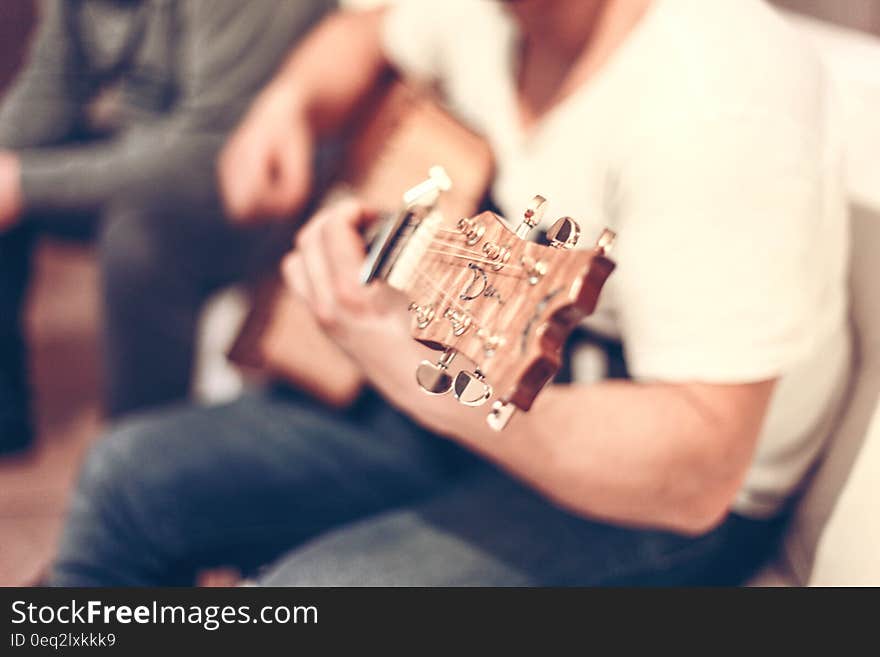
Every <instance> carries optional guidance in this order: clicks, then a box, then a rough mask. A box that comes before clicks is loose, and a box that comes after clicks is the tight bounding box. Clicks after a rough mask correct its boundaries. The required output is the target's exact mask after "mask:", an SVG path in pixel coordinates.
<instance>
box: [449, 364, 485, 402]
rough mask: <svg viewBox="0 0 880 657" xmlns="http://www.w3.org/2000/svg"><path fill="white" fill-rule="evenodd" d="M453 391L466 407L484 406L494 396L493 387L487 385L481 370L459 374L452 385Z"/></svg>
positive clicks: (463, 371)
mask: <svg viewBox="0 0 880 657" xmlns="http://www.w3.org/2000/svg"><path fill="white" fill-rule="evenodd" d="M452 391H453V394H455V398H456V399H457V400H458V401H459V402H460V403H461V404H464V405H465V406H482V405H483V404H485V403H486V400H488V399H489V397H491V396H492V386H490V385H489V384H488V383H486V380H485V379H484V377H483V374H482V373H481V372H480V370H477V371H475V372H467V371H465V370H462V371H461V372H459V373H458V374H457V375H456V377H455V382H454V383H453V384H452Z"/></svg>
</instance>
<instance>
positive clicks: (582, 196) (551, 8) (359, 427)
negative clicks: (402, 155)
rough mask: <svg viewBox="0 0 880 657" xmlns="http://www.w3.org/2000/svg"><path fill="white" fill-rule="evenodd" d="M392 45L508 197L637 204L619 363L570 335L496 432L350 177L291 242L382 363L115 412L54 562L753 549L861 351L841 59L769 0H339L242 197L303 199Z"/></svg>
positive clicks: (242, 184)
mask: <svg viewBox="0 0 880 657" xmlns="http://www.w3.org/2000/svg"><path fill="white" fill-rule="evenodd" d="M388 67H394V68H396V69H397V70H398V71H399V72H401V73H402V74H403V75H404V76H405V77H407V78H410V79H416V80H419V81H421V82H424V83H429V84H432V85H434V86H435V87H436V88H437V89H438V90H440V92H441V93H442V95H443V98H444V100H445V102H446V103H447V105H448V107H449V108H450V109H451V111H452V112H453V113H454V114H455V115H456V116H457V117H458V118H460V119H461V120H462V121H464V122H465V123H466V124H468V125H469V126H470V127H472V128H473V129H474V130H475V131H477V132H478V133H480V134H481V135H482V136H483V137H484V138H485V139H486V140H487V141H488V143H489V144H490V146H491V147H492V150H493V154H494V156H495V160H496V167H497V173H496V177H495V180H494V182H493V185H492V197H493V200H494V202H495V203H496V204H497V205H498V206H499V208H500V209H501V210H502V212H503V214H504V215H505V216H506V217H508V218H511V219H515V218H517V217H518V216H520V215H521V213H522V210H523V208H524V207H525V206H526V204H527V203H528V200H529V199H530V198H531V197H532V196H533V195H534V194H536V193H540V194H543V195H544V196H546V197H547V198H549V199H550V200H551V202H552V204H553V207H554V208H556V209H558V211H559V213H565V214H569V215H572V216H573V217H576V218H577V220H578V221H579V222H580V223H581V228H582V231H583V232H585V233H587V234H589V233H591V232H593V231H594V232H596V234H598V232H599V230H600V229H601V228H602V227H603V226H605V225H608V226H610V227H611V228H612V229H613V230H614V231H615V232H617V233H618V235H619V240H618V242H619V244H618V245H617V246H616V247H615V252H614V259H615V260H616V262H617V270H616V272H615V273H614V275H613V276H612V277H611V278H610V279H609V281H608V284H607V285H606V290H605V292H604V293H603V298H602V302H601V304H600V306H599V308H598V310H597V312H596V313H595V314H594V315H593V316H592V317H591V318H589V320H588V327H589V328H590V329H591V330H592V331H593V332H595V333H598V334H600V335H602V336H605V337H606V338H610V339H613V340H618V341H620V343H622V345H623V354H624V356H625V360H626V366H627V369H628V372H629V378H626V379H607V378H606V379H602V380H598V381H597V380H595V378H590V376H589V375H588V373H587V372H586V369H587V368H586V367H585V366H584V364H585V362H586V358H577V357H575V358H574V359H573V360H572V362H571V363H570V365H571V367H570V369H571V378H572V381H571V382H570V383H558V384H553V385H550V386H548V387H547V389H546V390H545V391H544V392H543V393H542V394H541V396H540V397H539V398H538V399H537V400H536V402H535V404H534V407H533V408H532V409H531V410H530V411H529V412H528V413H520V414H517V415H515V416H514V417H513V418H512V419H511V420H510V422H509V424H508V425H507V427H506V428H505V429H504V431H503V432H501V433H498V432H495V431H493V430H492V428H490V427H489V426H488V425H487V424H486V422H485V419H484V418H485V413H484V412H477V411H475V410H473V409H469V408H466V407H463V406H462V405H460V404H459V403H457V401H456V400H455V399H454V398H453V397H451V396H445V397H440V398H432V397H429V396H426V395H424V394H423V393H422V392H421V391H420V390H419V389H418V387H417V386H415V385H414V381H413V372H412V369H413V363H417V362H419V361H420V360H421V359H423V358H426V352H427V349H426V348H425V347H424V346H423V345H421V344H420V343H418V342H416V341H414V340H412V339H411V337H410V316H409V314H408V313H407V306H406V302H405V300H403V299H402V298H401V296H400V294H399V293H398V292H397V291H395V290H394V289H392V287H390V286H388V285H386V284H384V283H381V282H379V283H373V284H371V285H369V286H363V285H361V284H360V282H359V274H360V270H361V265H362V262H363V260H364V256H365V252H366V247H365V244H364V239H363V237H362V231H361V229H362V228H363V227H364V226H365V225H367V224H368V223H369V222H370V220H371V214H370V211H369V209H367V208H365V207H363V205H362V204H360V203H359V202H357V201H355V200H349V201H345V202H341V203H339V204H336V205H331V206H329V207H328V208H325V209H324V210H322V211H320V212H318V213H317V214H316V216H314V217H313V218H312V219H311V220H310V221H309V222H308V223H307V224H306V225H305V226H304V228H303V229H302V230H301V231H300V233H299V236H298V238H297V243H296V248H295V250H294V251H293V252H292V253H291V254H290V255H289V256H288V257H287V258H286V260H285V262H284V265H283V270H284V273H285V278H286V280H287V282H288V284H289V286H290V288H291V289H292V292H293V293H294V294H295V295H297V296H298V298H299V299H300V300H302V301H304V302H305V303H306V304H307V305H308V306H309V308H310V309H311V311H312V312H313V313H314V315H315V316H316V318H317V319H318V321H319V323H320V324H321V325H322V326H323V327H324V328H325V330H326V331H327V333H328V334H329V335H330V336H331V337H332V339H333V340H334V341H335V342H336V343H337V344H338V345H340V346H341V347H342V349H343V350H344V351H345V352H346V353H347V354H348V355H349V356H350V357H351V358H352V359H353V360H354V361H355V362H356V363H357V365H358V366H359V368H360V369H361V370H362V372H363V373H364V374H365V376H366V377H367V379H368V381H369V384H370V386H371V389H370V390H369V391H367V392H365V393H364V394H363V395H362V396H361V397H360V398H359V399H358V400H357V401H356V402H355V403H354V404H353V405H352V406H351V407H350V408H347V409H345V410H341V411H337V410H333V409H330V408H327V407H325V406H322V405H320V404H318V403H317V402H314V401H312V400H311V399H308V398H307V397H306V396H304V395H302V394H300V393H295V392H289V391H286V392H279V391H277V390H275V391H270V392H266V393H261V394H256V395H252V396H248V397H245V398H244V399H242V400H240V401H238V402H235V403H233V404H231V405H227V406H223V407H218V408H211V409H199V408H188V409H180V410H172V411H168V412H166V413H162V414H158V415H154V416H148V417H146V418H144V419H141V420H138V421H135V422H132V423H130V424H128V425H125V426H123V427H121V428H119V429H118V430H117V431H115V432H114V434H113V435H111V436H110V437H109V438H108V439H106V440H104V441H101V442H100V443H99V444H98V445H97V446H96V448H95V450H94V451H93V453H92V454H91V456H90V458H89V459H88V461H87V463H86V466H85V469H84V472H83V476H82V479H81V482H80V485H79V488H78V490H77V493H76V496H75V498H74V500H73V503H72V507H71V515H70V518H69V520H68V523H67V527H66V531H65V535H64V540H63V542H62V548H61V552H60V555H59V559H58V563H57V565H56V568H55V571H54V580H55V582H56V583H59V584H69V585H129V584H165V583H186V582H191V581H192V579H193V575H194V572H195V570H196V568H198V567H207V566H216V565H233V566H235V567H237V568H239V569H241V570H242V571H244V572H250V571H252V570H253V569H255V568H256V567H257V566H260V565H263V564H266V563H268V562H270V561H272V560H274V559H277V558H278V557H279V556H280V555H282V553H283V552H284V551H286V550H292V552H290V553H289V554H288V555H287V556H286V557H284V558H282V559H280V561H278V562H277V565H275V566H274V567H273V568H272V569H270V570H269V571H268V572H267V573H266V574H264V575H263V577H262V580H261V581H263V582H265V583H270V584H282V585H350V584H385V585H393V584H404V585H453V584H464V585H471V584H492V585H535V584H538V585H543V584H695V583H738V582H740V581H742V580H743V579H744V578H745V577H746V576H747V575H748V574H749V573H750V572H751V571H752V570H753V569H754V568H755V567H756V566H757V565H758V564H759V563H760V562H761V560H762V559H763V558H764V557H765V556H766V555H767V554H768V552H769V551H770V550H771V548H772V546H773V544H774V540H775V539H776V538H777V536H778V532H779V528H780V526H781V524H782V522H783V520H784V517H785V509H786V503H787V502H788V500H789V499H790V498H791V496H792V495H793V494H794V493H795V492H796V490H797V488H798V485H799V483H800V482H801V480H802V478H803V477H804V476H805V474H806V472H807V471H808V469H809V468H810V465H811V464H812V463H813V461H814V459H815V457H816V455H817V453H818V452H819V450H820V449H821V445H822V440H823V436H824V432H825V431H827V422H828V421H829V418H831V417H832V416H833V414H834V412H835V410H836V407H837V406H838V404H839V402H840V399H841V397H842V394H843V389H844V387H845V381H846V376H847V368H848V362H849V356H848V354H849V341H848V335H847V330H846V320H845V316H846V303H845V300H846V294H845V289H846V288H845V279H846V275H845V272H846V267H845V265H846V211H845V197H844V193H843V188H842V186H841V182H840V170H839V147H838V142H837V135H836V133H835V131H834V125H833V122H832V116H833V112H832V109H833V105H832V104H831V102H830V100H829V98H828V93H827V83H826V81H825V79H824V77H823V73H822V71H821V68H820V67H819V65H818V64H817V63H816V62H815V61H814V59H813V57H812V55H811V54H810V53H809V51H807V50H806V48H805V47H804V46H803V45H802V44H801V43H800V42H799V41H798V39H797V38H796V36H795V35H794V34H793V33H791V31H790V30H789V28H788V27H787V26H786V25H785V24H784V21H782V20H781V19H780V18H779V17H778V16H777V15H776V14H775V13H774V12H773V11H772V10H771V9H769V8H768V7H767V6H765V5H764V4H763V3H761V2H759V1H758V0H713V1H712V2H706V1H705V0H653V1H651V0H589V1H586V2H585V1H582V0H552V1H548V0H542V1H538V0H518V1H511V2H506V3H490V2H472V1H466V0H455V1H450V2H443V3H432V4H431V6H430V8H428V6H427V3H402V4H400V5H397V6H395V7H393V8H391V9H387V10H380V11H374V12H366V13H363V12H343V13H339V14H337V15H335V16H333V17H331V18H329V19H328V20H326V21H325V22H324V23H323V24H322V25H321V26H319V27H318V28H317V30H316V31H315V32H313V33H312V35H311V36H310V37H309V38H308V39H307V40H306V41H305V42H304V43H303V45H302V46H301V47H300V48H299V49H297V50H296V51H295V52H294V53H293V54H292V55H291V57H290V59H289V60H288V61H287V62H286V63H285V65H284V67H283V68H282V70H281V71H280V72H279V73H278V75H277V76H276V78H275V80H274V81H273V82H272V83H270V85H269V86H268V87H267V88H266V89H265V90H264V91H263V93H262V94H261V96H260V97H259V98H258V99H257V101H256V102H255V104H254V105H253V107H252V108H251V110H250V113H249V115H248V116H247V117H246V119H245V120H244V122H243V124H242V125H241V126H240V127H239V129H238V131H237V132H236V133H235V134H234V136H233V137H232V139H231V140H230V142H229V143H228V145H227V146H226V149H225V151H224V153H223V155H222V158H221V162H220V165H219V172H220V178H221V182H222V185H223V188H224V194H225V201H226V204H227V207H228V209H229V212H230V214H231V215H232V216H234V217H235V218H237V220H239V221H243V222H245V221H254V220H259V219H263V218H266V217H284V216H289V215H290V214H292V213H294V212H296V211H297V210H298V209H299V208H300V207H302V205H303V204H304V203H305V201H306V199H307V198H308V196H309V193H310V180H311V176H310V171H311V163H312V155H313V151H314V148H315V143H316V140H317V139H318V138H319V137H320V136H321V135H326V134H332V133H334V132H335V131H337V130H338V129H339V128H340V126H341V125H342V124H343V123H344V122H345V121H346V119H347V117H348V116H349V114H350V113H351V111H352V110H353V108H354V107H356V106H357V104H358V103H359V102H360V100H361V99H362V98H363V97H364V96H365V95H366V94H367V93H368V92H369V91H370V89H371V88H372V87H373V85H374V84H375V83H376V81H377V80H378V79H379V78H380V77H381V76H382V75H383V74H384V73H385V71H386V70H387V69H388ZM420 173H421V172H420ZM291 348H296V345H291ZM427 357H431V355H430V354H427ZM377 393H378V394H377Z"/></svg>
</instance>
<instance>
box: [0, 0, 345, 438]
mask: <svg viewBox="0 0 880 657" xmlns="http://www.w3.org/2000/svg"><path fill="white" fill-rule="evenodd" d="M331 4H332V3H331V2H330V1H329V0H305V1H302V2H287V1H286V0H257V1H255V2H248V3H242V2H238V0H170V1H164V0H77V1H70V2H63V1H62V0H48V1H47V2H45V3H44V4H43V5H42V14H43V15H42V21H41V25H40V27H39V30H38V32H37V34H36V37H35V40H34V43H33V45H32V47H31V52H30V57H29V60H28V62H27V64H26V66H25V68H24V69H23V71H22V72H21V74H20V76H19V77H18V79H17V81H16V84H15V85H14V86H13V88H12V89H11V90H10V92H9V93H8V95H7V97H6V98H5V99H4V101H3V104H2V107H0V452H3V451H10V450H15V449H21V448H24V447H26V446H27V445H28V444H29V442H30V440H31V433H32V430H31V427H30V423H29V418H28V392H27V380H26V379H27V377H26V373H25V370H26V366H25V360H26V357H25V350H24V340H23V336H22V334H21V327H20V314H21V312H20V311H21V305H22V300H23V298H24V293H25V288H26V285H27V279H28V267H29V260H30V254H31V251H32V247H33V243H34V240H35V238H36V237H38V236H39V235H41V234H55V235H60V236H66V237H88V236H91V235H92V234H95V235H96V236H97V243H98V250H99V255H100V262H101V268H102V273H103V281H104V299H105V321H106V334H105V336H106V354H107V376H106V383H107V391H108V395H107V404H108V411H109V413H110V414H111V415H113V416H115V415H119V414H121V413H124V412H127V411H131V410H134V409H139V408H143V407H146V406H151V405H154V404H159V403H162V402H167V401H170V400H175V399H181V398H183V397H185V396H186V394H187V392H188V389H189V384H190V369H191V363H192V354H193V339H194V331H195V322H196V317H197V313H198V310H199V306H200V302H201V301H202V300H203V299H204V298H205V297H206V296H207V294H208V293H209V292H210V291H211V290H213V289H216V288H217V287H218V286H220V285H223V284H226V283H229V282H231V281H235V280H237V279H239V278H241V277H242V276H243V275H244V274H245V273H246V272H248V271H250V270H251V269H253V268H254V267H256V266H260V265H262V266H265V263H266V258H268V257H269V255H270V254H271V249H277V247H276V246H270V245H275V244H279V243H280V244H283V243H284V240H278V239H277V235H276V234H275V233H277V232H278V228H274V229H267V228H264V229H260V230H256V229H255V230H243V229H241V228H237V227H235V226H232V225H229V224H228V222H227V221H226V220H225V219H224V216H223V213H222V210H221V206H220V203H219V202H218V200H217V198H218V195H217V191H216V183H215V174H214V171H215V159H216V154H217V151H218V150H219V148H220V147H221V146H222V144H223V142H224V140H225V138H226V136H227V134H228V133H229V131H230V130H231V129H232V128H233V127H234V126H235V124H236V122H237V121H238V120H239V119H240V117H241V115H242V113H243V111H244V110H245V109H246V108H247V105H248V103H249V101H250V99H251V98H252V97H253V94H254V93H255V92H257V91H258V90H259V89H260V87H261V86H262V85H264V84H265V83H266V81H267V80H268V79H269V78H270V77H271V75H272V74H273V73H274V72H275V69H276V67H277V64H278V61H279V60H280V59H281V58H282V57H283V55H284V53H285V52H286V51H287V50H288V49H289V48H290V46H291V45H292V43H293V42H294V41H295V39H296V38H297V36H298V35H300V34H301V33H303V32H304V31H305V30H306V29H307V28H308V27H309V26H311V25H312V24H313V23H314V22H315V21H316V20H317V19H318V18H319V17H320V15H321V13H323V11H324V10H325V9H326V8H327V7H329V6H330V5H331ZM108 85H113V86H115V87H116V88H118V90H119V92H120V98H121V102H120V103H119V105H120V108H119V109H120V112H119V121H118V124H119V125H118V126H116V129H115V130H114V132H113V133H112V135H110V136H108V137H107V138H104V139H96V140H95V139H93V140H90V141H84V138H85V137H86V135H84V134H83V133H84V115H85V110H86V107H87V105H88V104H89V102H90V101H91V100H92V99H93V98H94V97H95V96H96V95H97V94H99V93H100V92H101V91H102V90H105V89H107V88H108ZM279 255H280V254H279Z"/></svg>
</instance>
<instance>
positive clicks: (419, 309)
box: [409, 302, 435, 329]
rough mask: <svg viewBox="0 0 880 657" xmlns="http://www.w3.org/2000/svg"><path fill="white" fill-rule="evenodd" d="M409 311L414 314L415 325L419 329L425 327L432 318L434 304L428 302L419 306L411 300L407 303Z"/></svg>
mask: <svg viewBox="0 0 880 657" xmlns="http://www.w3.org/2000/svg"><path fill="white" fill-rule="evenodd" d="M409 311H410V312H411V313H413V314H414V315H415V320H416V326H418V327H419V328H420V329H423V328H426V327H427V326H428V324H430V323H431V321H432V320H433V319H434V314H435V313H434V305H433V304H430V303H429V304H428V305H426V306H420V305H419V304H417V303H415V302H413V303H411V304H409Z"/></svg>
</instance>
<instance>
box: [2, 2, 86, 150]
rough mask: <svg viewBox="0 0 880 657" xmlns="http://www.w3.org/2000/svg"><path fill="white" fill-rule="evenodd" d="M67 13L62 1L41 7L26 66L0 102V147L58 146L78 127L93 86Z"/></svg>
mask: <svg viewBox="0 0 880 657" xmlns="http://www.w3.org/2000/svg"><path fill="white" fill-rule="evenodd" d="M64 11H65V8H64V4H63V3H62V2H61V1H60V0H51V1H49V2H45V3H44V4H43V7H42V11H41V20H40V26H39V29H38V30H37V32H36V34H35V35H34V37H33V42H32V44H31V46H30V48H29V53H28V57H27V60H26V63H25V65H24V67H23V68H22V70H21V72H20V73H19V74H18V77H17V78H16V80H15V82H14V83H13V85H12V87H11V88H10V89H9V91H8V92H7V93H6V95H5V96H4V98H3V102H2V104H0V148H5V149H13V150H15V149H21V148H30V147H35V146H44V145H48V144H55V143H59V142H61V141H62V140H64V139H66V138H67V137H69V136H70V135H71V133H72V131H73V130H74V128H75V127H76V122H77V120H78V118H79V114H80V110H81V105H82V103H83V100H84V98H86V97H87V96H88V94H89V93H90V92H91V90H92V86H93V84H92V80H91V77H90V76H89V75H88V71H86V70H84V69H83V68H82V67H81V63H80V62H79V61H78V59H77V58H76V57H75V55H74V53H73V51H72V46H71V42H70V38H69V34H68V33H67V30H66V27H65V22H64V20H63V18H62V16H63V12H64Z"/></svg>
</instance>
